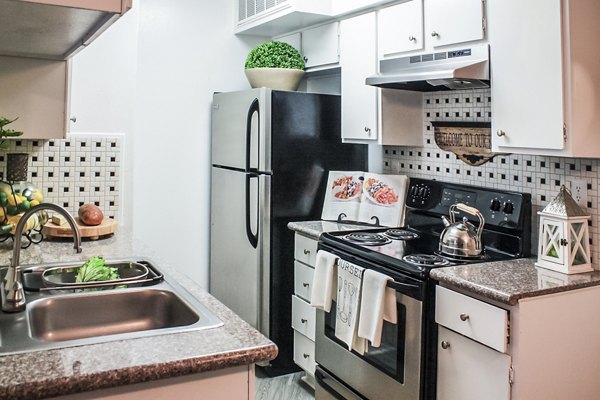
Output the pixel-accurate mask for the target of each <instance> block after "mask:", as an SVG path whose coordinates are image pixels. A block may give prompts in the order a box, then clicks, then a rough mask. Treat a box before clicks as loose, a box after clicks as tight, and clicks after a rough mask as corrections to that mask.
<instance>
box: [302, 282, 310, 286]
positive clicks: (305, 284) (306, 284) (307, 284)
mask: <svg viewBox="0 0 600 400" xmlns="http://www.w3.org/2000/svg"><path fill="white" fill-rule="evenodd" d="M302 286H304V287H309V286H310V283H308V282H302Z"/></svg>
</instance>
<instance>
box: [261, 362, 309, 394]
mask: <svg viewBox="0 0 600 400" xmlns="http://www.w3.org/2000/svg"><path fill="white" fill-rule="evenodd" d="M301 376H302V372H297V373H295V374H289V375H282V376H277V377H275V378H269V377H267V376H266V375H264V374H262V373H261V372H260V369H259V368H257V370H256V400H314V398H315V393H314V391H313V390H312V389H311V388H310V387H309V386H308V385H306V384H304V383H303V382H301V381H300V377H301Z"/></svg>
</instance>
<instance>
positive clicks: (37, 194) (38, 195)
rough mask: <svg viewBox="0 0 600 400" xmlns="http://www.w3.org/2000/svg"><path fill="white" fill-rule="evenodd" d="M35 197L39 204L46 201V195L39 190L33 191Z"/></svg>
mask: <svg viewBox="0 0 600 400" xmlns="http://www.w3.org/2000/svg"><path fill="white" fill-rule="evenodd" d="M33 199H34V200H37V202H38V204H39V203H41V202H42V201H44V195H43V194H42V192H40V191H39V190H36V191H35V192H33Z"/></svg>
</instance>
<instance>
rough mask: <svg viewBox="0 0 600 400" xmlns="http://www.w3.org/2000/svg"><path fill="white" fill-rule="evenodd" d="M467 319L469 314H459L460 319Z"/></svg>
mask: <svg viewBox="0 0 600 400" xmlns="http://www.w3.org/2000/svg"><path fill="white" fill-rule="evenodd" d="M468 319H469V314H465V313H462V314H460V320H461V321H466V320H468Z"/></svg>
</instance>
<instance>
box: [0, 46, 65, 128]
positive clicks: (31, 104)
mask: <svg viewBox="0 0 600 400" xmlns="http://www.w3.org/2000/svg"><path fill="white" fill-rule="evenodd" d="M68 76H69V62H68V61H53V60H41V59H37V58H26V57H5V56H0V88H2V89H0V116H2V117H6V118H9V119H14V118H18V120H16V121H15V122H13V123H12V124H10V125H8V126H7V128H10V129H14V130H17V131H21V132H23V135H22V136H20V137H19V138H22V139H51V138H63V137H64V136H65V135H66V121H67V117H66V109H67V99H68V82H69V81H68Z"/></svg>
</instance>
